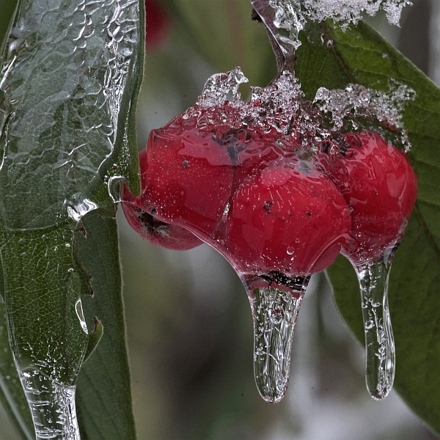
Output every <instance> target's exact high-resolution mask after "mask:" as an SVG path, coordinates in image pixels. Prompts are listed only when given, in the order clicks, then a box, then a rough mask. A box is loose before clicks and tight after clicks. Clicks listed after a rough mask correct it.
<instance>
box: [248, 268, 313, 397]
mask: <svg viewBox="0 0 440 440" xmlns="http://www.w3.org/2000/svg"><path fill="white" fill-rule="evenodd" d="M283 277H284V279H285V280H286V281H287V282H288V283H290V285H291V286H292V287H293V286H294V285H295V286H296V287H294V288H287V287H286V286H285V285H284V286H281V285H276V284H275V285H271V283H268V282H267V281H266V280H264V279H263V278H262V277H261V278H260V277H257V278H256V279H255V278H254V279H248V280H246V279H245V278H243V281H244V284H245V287H246V290H247V293H248V296H249V301H250V305H251V309H252V318H253V323H254V377H255V383H256V385H257V389H258V391H259V393H260V395H261V397H262V398H263V399H264V400H265V401H266V402H271V403H277V402H280V401H281V400H282V399H283V397H284V395H285V393H286V390H287V386H288V384H289V377H290V358H291V351H292V341H293V335H294V330H295V323H296V319H297V316H298V313H299V310H300V307H301V302H302V299H303V296H304V292H305V288H306V286H307V283H308V279H304V278H298V279H296V278H288V277H285V276H283Z"/></svg>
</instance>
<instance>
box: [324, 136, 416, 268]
mask: <svg viewBox="0 0 440 440" xmlns="http://www.w3.org/2000/svg"><path fill="white" fill-rule="evenodd" d="M321 159H322V163H323V166H324V168H325V170H326V173H327V175H328V176H329V177H330V178H331V179H332V180H333V182H334V183H335V184H336V186H337V187H338V189H339V191H340V192H341V194H342V195H343V196H344V198H345V199H346V201H347V203H348V205H349V208H350V213H351V219H352V229H351V233H350V240H348V241H347V244H346V245H345V246H344V247H343V249H342V252H343V254H344V255H346V256H347V257H348V258H349V259H350V260H351V261H352V263H354V264H362V263H371V262H374V261H377V260H379V259H381V258H382V257H383V255H384V254H385V253H387V252H392V249H393V248H394V247H395V246H396V245H398V243H399V242H400V240H401V238H402V236H403V233H404V230H405V226H406V224H407V222H408V219H409V216H410V214H411V210H412V208H413V205H414V203H415V200H416V197H417V177H416V174H415V173H414V170H413V169H412V167H411V164H410V163H409V161H408V158H407V157H406V155H405V153H403V152H402V151H401V150H399V149H398V148H397V147H395V146H394V145H392V144H391V143H390V142H387V141H386V140H384V139H383V138H382V137H381V136H380V135H379V134H377V133H375V132H371V131H367V132H363V133H348V134H346V135H344V136H343V140H342V141H341V145H340V151H339V152H338V153H336V154H329V153H323V154H322V155H321Z"/></svg>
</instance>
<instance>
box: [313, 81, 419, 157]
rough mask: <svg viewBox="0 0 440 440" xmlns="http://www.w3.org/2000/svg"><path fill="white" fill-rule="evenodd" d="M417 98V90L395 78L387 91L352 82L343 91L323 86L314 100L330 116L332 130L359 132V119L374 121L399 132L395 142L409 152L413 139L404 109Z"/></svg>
mask: <svg viewBox="0 0 440 440" xmlns="http://www.w3.org/2000/svg"><path fill="white" fill-rule="evenodd" d="M413 99H415V92H414V90H412V89H411V88H410V87H408V86H407V85H406V84H401V83H399V82H397V81H393V80H391V81H390V83H389V89H388V90H387V91H386V92H385V91H380V90H373V89H369V88H366V87H364V86H361V85H360V84H349V85H348V86H347V87H346V88H345V89H343V90H341V89H335V90H329V89H326V88H325V87H320V88H319V89H318V90H317V92H316V95H315V98H314V101H313V102H314V104H315V105H316V106H317V107H318V108H319V110H320V111H322V112H323V113H324V114H326V115H327V116H328V117H329V123H330V129H331V130H332V131H335V132H338V131H340V130H341V129H343V130H345V131H351V130H354V131H355V130H357V129H358V128H359V127H358V125H357V124H358V122H359V120H361V119H362V120H363V121H365V120H369V121H371V120H373V121H376V122H378V123H380V124H381V125H382V127H383V128H387V129H390V128H391V129H392V130H393V131H394V132H398V139H395V141H396V142H397V143H398V144H399V145H400V146H401V147H402V148H403V149H404V150H406V151H407V150H409V148H410V142H409V140H408V135H407V132H406V130H405V127H404V125H403V121H402V112H403V109H404V107H405V105H407V104H408V102H409V101H411V100H413Z"/></svg>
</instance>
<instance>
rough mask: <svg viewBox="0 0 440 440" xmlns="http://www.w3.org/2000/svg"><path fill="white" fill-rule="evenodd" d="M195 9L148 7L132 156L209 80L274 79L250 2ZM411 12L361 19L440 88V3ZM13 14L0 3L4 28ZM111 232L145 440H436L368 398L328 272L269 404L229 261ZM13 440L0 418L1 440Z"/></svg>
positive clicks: (309, 300)
mask: <svg viewBox="0 0 440 440" xmlns="http://www.w3.org/2000/svg"><path fill="white" fill-rule="evenodd" d="M203 1H204V2H205V6H206V5H208V6H212V14H206V11H205V12H204V11H203V8H197V7H195V6H197V5H196V3H200V2H199V1H196V0H194V1H191V0H180V1H179V0H176V1H173V0H166V1H165V0H163V1H162V2H160V1H159V0H157V2H158V3H160V5H161V6H162V7H163V8H165V11H166V14H167V17H168V18H167V23H166V27H165V32H164V34H163V35H162V37H161V38H159V41H155V42H154V44H153V43H152V46H151V49H147V57H146V66H145V82H144V86H143V89H142V94H141V99H140V103H139V118H138V137H139V148H143V147H144V145H145V143H146V139H147V136H148V132H149V131H150V130H151V129H152V128H156V127H159V126H161V125H163V124H165V123H166V122H168V120H169V119H171V118H172V117H173V116H174V115H176V114H177V113H180V112H181V111H183V110H185V109H186V108H187V107H189V106H190V105H192V104H193V103H194V101H195V100H196V98H197V95H198V94H199V93H200V91H201V89H202V87H203V83H204V82H205V80H206V79H207V77H208V76H209V75H211V74H212V73H215V72H218V71H226V70H230V69H232V68H234V67H235V66H236V65H241V66H242V68H243V70H244V73H245V74H246V75H247V76H248V77H249V78H250V83H251V84H252V85H260V86H264V85H265V84H266V83H267V82H268V81H269V80H270V78H271V77H272V75H273V74H274V72H275V64H274V59H273V56H272V54H271V50H270V47H269V44H268V42H267V40H266V36H265V33H264V29H263V28H262V27H261V26H260V25H258V24H256V23H254V22H251V20H250V18H249V17H250V11H251V8H250V5H249V1H248V0H215V1H214V0H213V1H212V4H211V2H210V0H203ZM413 3H414V5H413V6H412V7H407V8H406V10H405V12H404V14H403V17H402V21H401V27H400V28H398V27H392V26H389V25H388V23H387V22H386V20H385V18H384V16H383V15H380V14H379V15H378V16H377V17H375V18H374V19H369V22H370V23H371V24H372V25H373V26H374V27H376V29H378V30H380V31H381V32H382V33H383V35H384V36H385V37H386V38H388V39H389V40H390V41H391V42H392V43H393V44H394V45H396V46H397V47H398V48H399V49H400V50H401V51H402V52H403V53H404V54H405V55H406V56H408V57H409V58H410V59H411V60H413V62H414V63H415V64H416V65H417V66H418V67H420V68H421V69H422V70H423V71H424V72H425V73H427V74H428V75H430V76H431V77H432V78H433V79H434V80H435V79H437V78H438V76H437V75H438V74H439V69H438V66H437V64H438V63H439V62H440V57H439V56H438V54H437V52H438V51H439V48H438V47H436V46H435V44H434V43H436V41H440V39H439V38H438V35H437V32H438V31H437V29H438V28H440V7H439V6H438V0H413ZM12 4H13V2H12V1H11V0H1V1H0V7H1V9H0V16H1V18H0V25H1V20H2V19H3V20H4V19H5V17H6V16H7V11H8V10H9V9H10V8H11V5H12ZM222 4H223V5H224V7H223V9H218V8H219V7H220V6H221V5H222ZM219 5H220V6H219ZM220 10H221V11H223V12H225V11H226V12H225V13H224V14H223V15H220V14H218V12H219V11H220ZM147 14H148V9H147ZM243 17H245V18H243ZM437 23H438V24H437ZM150 26H151V27H153V26H154V24H150ZM243 29H245V31H244V30H243ZM237 41H238V42H240V44H235V43H236V42H237ZM246 90H247V89H244V93H246ZM119 214H120V213H119ZM119 229H120V246H121V263H122V267H123V274H124V297H125V304H126V318H127V333H128V342H129V353H130V362H131V368H132V387H133V398H134V411H135V417H136V422H137V430H138V438H139V439H140V440H226V439H228V440H236V439H237V440H238V439H239V440H287V439H295V440H353V439H356V440H394V439H396V440H397V439H398V440H414V439H418V440H429V439H434V438H436V437H435V436H434V435H433V434H431V433H430V431H429V430H428V429H427V428H426V427H425V426H424V425H423V423H422V422H421V421H419V420H418V419H417V418H416V416H414V415H413V414H412V413H411V412H410V410H409V409H407V408H406V406H405V404H404V403H403V402H402V401H401V399H400V398H399V397H398V395H397V394H396V393H395V392H392V393H391V395H390V396H389V397H388V398H387V399H385V401H383V402H375V401H373V400H372V399H371V398H370V397H369V395H368V393H367V391H366V389H365V385H364V353H363V349H362V347H361V346H360V344H359V343H358V342H357V341H355V339H354V337H352V335H351V334H350V332H349V330H348V329H347V328H346V326H345V324H344V323H343V322H342V320H341V319H340V317H339V316H338V313H337V311H336V309H335V307H334V305H333V300H332V296H331V291H330V290H329V287H328V285H327V283H326V280H325V277H324V276H323V275H318V276H315V277H314V278H313V279H312V282H311V285H310V287H309V289H308V291H307V294H306V296H305V300H304V303H303V308H302V310H301V313H300V316H299V320H298V324H297V330H296V335H295V341H294V348H293V356H292V374H291V382H290V387H289V390H288V392H287V396H286V398H285V399H284V401H283V402H281V403H279V404H277V405H271V404H268V403H265V402H264V401H263V400H262V399H261V398H260V397H259V395H258V392H257V390H256V388H255V385H254V382H253V373H252V321H251V314H250V308H249V304H248V301H247V298H246V294H245V292H244V289H243V287H242V286H241V284H240V281H239V279H238V277H237V276H236V275H235V273H234V272H233V271H232V269H231V268H230V267H229V266H228V264H227V263H226V262H225V261H224V259H223V258H222V257H221V256H219V255H218V254H217V253H216V252H215V251H214V250H212V249H211V248H209V247H208V246H206V245H203V246H201V247H199V248H196V249H194V250H191V251H185V252H172V251H167V250H163V249H160V248H155V247H153V246H152V245H150V244H149V243H147V242H144V241H141V240H140V239H139V238H138V236H137V234H136V233H135V232H133V231H132V230H131V229H130V228H129V226H128V225H127V223H126V222H125V219H124V218H123V216H121V215H119ZM398 362H399V361H398V360H397V368H398ZM16 438H18V437H17V435H16V433H15V432H14V428H13V427H12V425H11V424H10V422H9V421H8V420H7V419H6V416H5V414H4V412H3V411H1V412H0V439H2V440H14V439H16Z"/></svg>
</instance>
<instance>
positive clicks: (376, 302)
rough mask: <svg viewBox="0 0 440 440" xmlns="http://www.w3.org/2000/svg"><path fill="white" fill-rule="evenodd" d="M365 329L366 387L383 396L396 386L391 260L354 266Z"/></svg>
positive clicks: (374, 396)
mask: <svg viewBox="0 0 440 440" xmlns="http://www.w3.org/2000/svg"><path fill="white" fill-rule="evenodd" d="M355 270H356V273H357V276H358V281H359V287H360V293H361V303H362V317H363V321H364V331H365V351H366V368H365V379H366V385H367V389H368V391H369V393H370V395H371V397H372V398H373V399H376V400H381V399H384V398H385V397H386V396H387V395H388V394H389V392H390V391H391V388H392V386H393V382H394V374H395V364H396V359H395V357H396V353H395V346H394V336H393V329H392V327H391V318H390V312H389V307H388V279H389V275H390V271H391V261H390V260H382V261H378V262H376V263H370V264H365V265H362V266H357V267H355Z"/></svg>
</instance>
